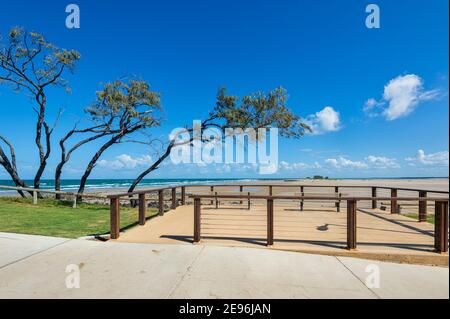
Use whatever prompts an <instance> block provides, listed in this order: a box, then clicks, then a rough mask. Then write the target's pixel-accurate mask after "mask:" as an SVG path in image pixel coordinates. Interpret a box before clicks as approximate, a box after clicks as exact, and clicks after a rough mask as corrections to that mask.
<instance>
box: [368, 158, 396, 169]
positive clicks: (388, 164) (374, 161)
mask: <svg viewBox="0 0 450 319" xmlns="http://www.w3.org/2000/svg"><path fill="white" fill-rule="evenodd" d="M366 161H367V162H368V163H370V164H371V165H372V166H374V167H376V168H400V165H399V164H398V163H397V160H396V159H395V158H388V157H384V156H373V155H370V156H368V157H366Z"/></svg>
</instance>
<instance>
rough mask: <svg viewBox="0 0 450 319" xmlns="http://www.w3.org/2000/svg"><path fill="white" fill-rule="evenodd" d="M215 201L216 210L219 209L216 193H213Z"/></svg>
mask: <svg viewBox="0 0 450 319" xmlns="http://www.w3.org/2000/svg"><path fill="white" fill-rule="evenodd" d="M214 196H215V200H216V209H218V208H219V199H218V198H217V192H215V193H214Z"/></svg>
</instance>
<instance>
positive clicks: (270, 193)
mask: <svg viewBox="0 0 450 319" xmlns="http://www.w3.org/2000/svg"><path fill="white" fill-rule="evenodd" d="M272 193H273V192H272V186H269V196H272Z"/></svg>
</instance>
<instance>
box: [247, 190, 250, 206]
mask: <svg viewBox="0 0 450 319" xmlns="http://www.w3.org/2000/svg"><path fill="white" fill-rule="evenodd" d="M247 209H248V210H250V192H248V194H247Z"/></svg>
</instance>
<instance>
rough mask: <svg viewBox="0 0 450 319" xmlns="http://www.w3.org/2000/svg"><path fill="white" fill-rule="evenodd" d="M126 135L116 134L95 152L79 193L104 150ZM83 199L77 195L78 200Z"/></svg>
mask: <svg viewBox="0 0 450 319" xmlns="http://www.w3.org/2000/svg"><path fill="white" fill-rule="evenodd" d="M124 135H125V133H120V134H118V135H116V136H114V137H113V138H112V139H110V140H109V141H108V142H106V143H105V144H103V146H102V147H101V148H100V149H99V150H98V151H97V153H95V155H94V157H92V159H91V161H90V162H89V164H88V165H87V167H86V171H85V172H84V174H83V176H82V177H81V180H80V187H79V188H78V195H81V194H83V192H84V189H85V187H86V182H87V179H88V177H89V175H90V174H91V172H92V170H93V169H94V167H95V164H96V163H97V161H98V159H99V158H100V156H101V155H102V154H103V152H104V151H106V150H107V149H108V148H109V147H111V146H112V145H114V144H115V143H117V141H119V140H120V139H121V138H122V137H123V136H124ZM81 200H82V196H77V201H78V202H81Z"/></svg>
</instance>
